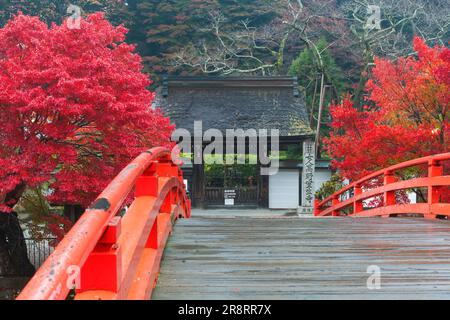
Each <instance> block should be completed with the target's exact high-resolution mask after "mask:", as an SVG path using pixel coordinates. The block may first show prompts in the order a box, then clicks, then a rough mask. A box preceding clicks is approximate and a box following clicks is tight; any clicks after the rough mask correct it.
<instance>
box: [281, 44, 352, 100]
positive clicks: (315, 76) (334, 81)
mask: <svg viewBox="0 0 450 320" xmlns="http://www.w3.org/2000/svg"><path fill="white" fill-rule="evenodd" d="M316 47H317V49H318V51H319V52H320V54H321V57H322V61H323V65H324V72H325V78H326V84H329V85H332V86H333V87H334V89H335V91H336V92H335V94H334V98H339V95H340V94H342V92H344V89H345V81H344V78H343V76H342V70H341V68H340V67H339V66H338V65H337V64H336V61H335V59H334V57H333V55H332V53H331V51H330V50H329V49H328V43H327V41H326V40H325V38H321V39H320V40H319V41H318V42H317V43H316ZM321 72H322V70H321V69H320V66H319V63H318V58H317V57H316V55H315V54H314V53H313V51H312V50H310V49H308V48H305V49H304V50H303V51H302V52H301V53H300V54H299V56H298V57H297V58H296V59H295V60H294V61H293V62H292V64H291V66H290V68H289V75H292V76H297V77H298V82H299V85H300V86H302V87H303V88H305V92H306V100H307V103H308V105H309V106H311V105H312V104H313V97H314V89H315V85H316V81H318V82H319V81H320V74H321ZM319 89H320V83H318V85H317V91H316V100H315V104H316V105H317V104H318V97H319V95H318V93H319ZM336 93H337V95H338V97H336ZM330 101H331V99H330V96H329V95H328V97H327V100H326V101H325V102H328V103H329V102H330ZM326 104H327V103H326ZM326 104H325V105H326Z"/></svg>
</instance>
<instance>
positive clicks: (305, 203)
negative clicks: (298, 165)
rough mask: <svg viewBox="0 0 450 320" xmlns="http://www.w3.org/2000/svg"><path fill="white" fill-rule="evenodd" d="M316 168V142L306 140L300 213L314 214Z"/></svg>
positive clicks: (304, 143) (304, 144)
mask: <svg viewBox="0 0 450 320" xmlns="http://www.w3.org/2000/svg"><path fill="white" fill-rule="evenodd" d="M315 167H316V152H315V146H314V141H312V140H306V141H304V142H303V171H302V206H301V208H300V213H307V214H312V213H313V207H314V193H315V190H314V171H315Z"/></svg>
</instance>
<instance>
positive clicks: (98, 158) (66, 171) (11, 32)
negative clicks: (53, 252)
mask: <svg viewBox="0 0 450 320" xmlns="http://www.w3.org/2000/svg"><path fill="white" fill-rule="evenodd" d="M70 26H73V25H69V24H67V23H63V24H62V25H55V24H54V25H52V26H51V27H48V26H47V25H46V24H45V23H43V22H42V21H40V20H39V19H38V18H37V17H29V16H25V15H22V14H18V15H17V16H16V17H14V18H13V19H12V20H10V21H9V22H8V23H7V24H6V26H5V27H4V28H2V29H0V43H1V44H2V45H1V47H0V123H1V125H2V130H1V131H0V179H1V181H2V183H1V185H0V200H1V201H0V211H1V212H2V214H0V244H3V243H6V245H3V246H2V245H0V261H2V263H0V274H8V273H16V274H17V273H20V272H19V271H18V270H20V269H22V270H23V269H24V267H23V266H20V264H21V263H23V261H24V259H25V257H26V252H25V253H24V252H17V250H16V254H14V252H13V254H11V251H9V256H8V248H7V247H5V246H7V245H10V246H14V245H16V247H17V243H19V244H20V241H21V240H23V239H22V238H21V237H20V236H19V235H14V236H13V237H11V235H12V233H11V228H16V227H17V226H18V223H17V221H16V220H17V217H16V215H15V214H14V213H13V212H12V210H13V207H14V205H15V204H16V203H17V201H18V199H20V197H21V194H22V193H23V191H24V190H25V189H26V188H27V187H32V186H37V185H40V184H42V183H44V182H50V192H49V199H50V200H51V201H52V202H56V203H60V204H80V205H83V206H86V205H88V204H89V203H90V202H91V201H92V200H93V199H94V198H95V196H96V195H97V194H98V193H99V192H100V191H101V190H102V189H103V188H104V187H105V186H106V185H107V183H108V182H109V181H110V180H111V179H112V177H113V176H115V175H116V174H117V173H118V171H119V170H120V169H121V168H123V167H124V166H125V165H126V163H127V162H129V161H130V160H131V159H132V158H133V157H134V156H136V155H137V154H139V153H140V152H142V151H143V150H145V149H148V148H150V147H152V146H155V145H169V143H170V142H169V141H170V139H169V137H170V134H171V132H172V130H173V127H172V126H171V125H170V121H169V119H168V118H165V117H163V116H162V114H161V113H160V112H159V111H158V110H152V108H151V103H152V101H153V98H154V94H153V93H152V92H150V91H148V90H147V89H146V88H147V86H148V85H149V84H150V83H151V81H150V80H149V78H148V76H147V75H145V74H144V73H142V63H141V58H140V57H139V55H137V54H136V53H135V52H134V50H135V47H134V46H133V45H130V44H127V43H125V42H124V39H125V35H126V32H127V30H126V29H125V28H124V27H113V26H112V25H111V24H110V23H109V22H108V21H107V20H106V19H105V18H104V15H103V14H101V13H98V14H93V15H90V16H88V17H87V18H86V19H82V20H81V24H80V28H70ZM12 221H13V223H12ZM8 234H9V235H8ZM5 239H7V240H5ZM8 241H9V244H8ZM14 241H15V242H17V243H13V242H14ZM2 248H3V249H2ZM20 256H21V258H20ZM18 257H19V258H18ZM2 265H3V266H2ZM25 269H26V268H25ZM22 273H23V272H22ZM25 273H26V272H25ZM28 273H30V271H28Z"/></svg>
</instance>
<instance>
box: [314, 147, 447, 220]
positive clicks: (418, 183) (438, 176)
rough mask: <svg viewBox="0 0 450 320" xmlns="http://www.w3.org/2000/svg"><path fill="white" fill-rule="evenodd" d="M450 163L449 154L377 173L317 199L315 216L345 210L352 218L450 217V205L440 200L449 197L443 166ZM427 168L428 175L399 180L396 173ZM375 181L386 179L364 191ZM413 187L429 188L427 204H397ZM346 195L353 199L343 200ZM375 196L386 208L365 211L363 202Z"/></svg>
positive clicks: (331, 214)
mask: <svg viewBox="0 0 450 320" xmlns="http://www.w3.org/2000/svg"><path fill="white" fill-rule="evenodd" d="M448 160H450V153H443V154H438V155H434V156H429V157H424V158H420V159H415V160H410V161H406V162H403V163H400V164H396V165H393V166H391V167H389V168H386V169H383V170H379V171H377V172H374V173H372V174H370V175H368V176H366V177H364V178H362V179H360V180H358V181H356V182H354V183H352V184H350V185H348V186H346V187H345V188H343V189H341V190H339V191H338V192H336V193H334V194H333V195H331V196H330V197H328V198H326V199H325V200H323V201H321V202H320V201H318V200H316V202H315V208H314V215H315V216H342V215H344V214H342V211H343V210H349V211H350V213H348V214H347V216H352V217H374V216H381V217H390V216H392V215H407V214H421V215H423V216H424V217H425V218H436V217H437V216H450V204H449V203H442V202H441V197H442V196H443V195H444V193H446V194H445V195H447V194H448V192H450V191H449V188H448V186H450V176H448V175H447V176H446V175H444V170H443V163H444V162H445V161H448ZM421 165H427V166H428V176H427V177H423V178H414V179H410V180H403V181H398V179H397V178H396V176H395V173H396V171H399V170H402V169H407V168H411V167H416V166H421ZM374 179H383V186H380V187H377V188H373V189H367V190H365V189H364V188H363V186H364V185H365V184H367V183H370V181H372V180H374ZM411 188H427V189H428V197H427V201H428V202H427V203H411V204H397V203H396V195H395V193H396V192H397V191H406V190H408V189H411ZM346 193H350V194H351V197H349V198H348V199H343V196H344V195H345V194H346ZM375 196H382V197H383V206H381V207H375V208H364V205H363V203H364V200H367V199H370V198H373V197H375Z"/></svg>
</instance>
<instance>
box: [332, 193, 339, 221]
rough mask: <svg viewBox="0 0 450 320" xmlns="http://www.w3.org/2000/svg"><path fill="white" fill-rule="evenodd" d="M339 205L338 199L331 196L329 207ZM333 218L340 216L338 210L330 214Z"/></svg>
mask: <svg viewBox="0 0 450 320" xmlns="http://www.w3.org/2000/svg"><path fill="white" fill-rule="evenodd" d="M338 204H339V197H338V196H333V200H332V202H331V205H332V206H333V207H334V206H337V205H338ZM331 215H332V216H333V217H339V216H340V215H341V214H340V212H339V210H334V211H333V213H332V214H331Z"/></svg>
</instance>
